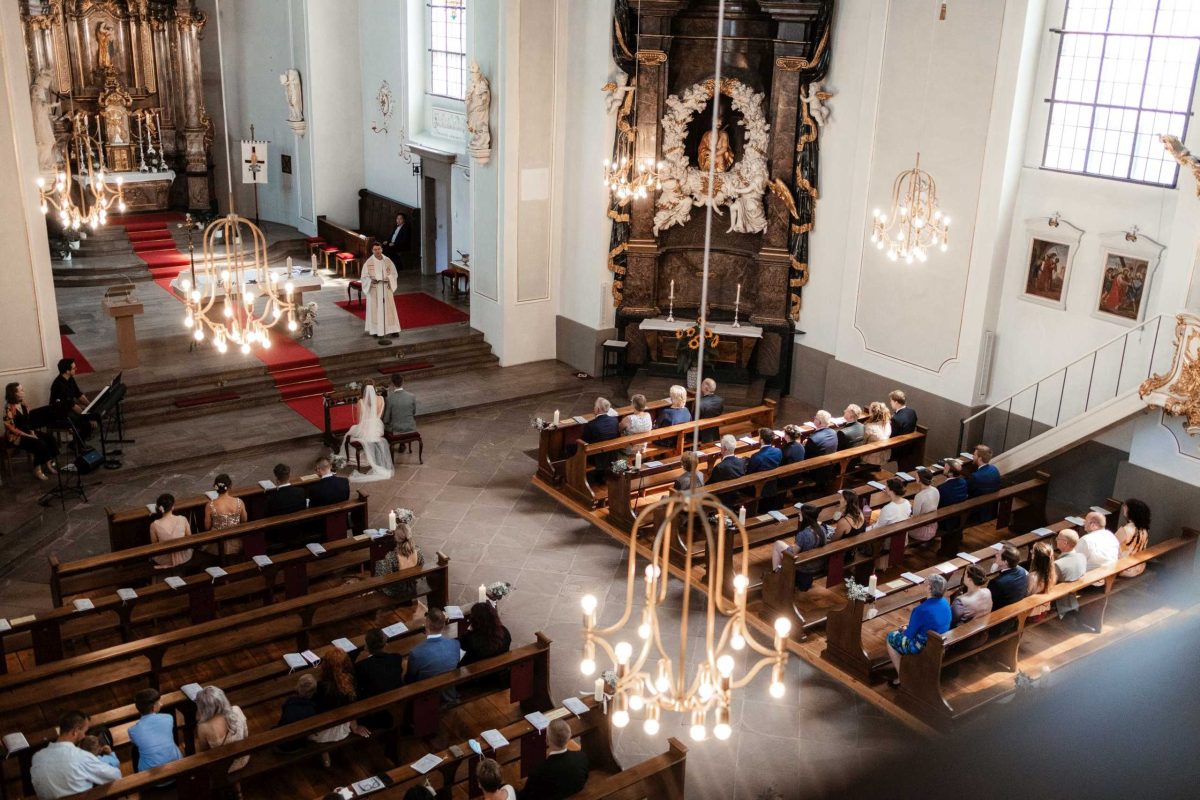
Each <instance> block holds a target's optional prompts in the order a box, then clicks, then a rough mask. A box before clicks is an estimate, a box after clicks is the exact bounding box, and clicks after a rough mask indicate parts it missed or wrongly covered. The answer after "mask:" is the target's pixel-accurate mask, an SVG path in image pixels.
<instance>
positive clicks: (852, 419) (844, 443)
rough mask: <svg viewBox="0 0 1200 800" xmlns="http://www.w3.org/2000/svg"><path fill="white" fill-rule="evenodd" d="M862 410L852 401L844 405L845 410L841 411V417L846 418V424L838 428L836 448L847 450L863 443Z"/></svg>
mask: <svg viewBox="0 0 1200 800" xmlns="http://www.w3.org/2000/svg"><path fill="white" fill-rule="evenodd" d="M862 415H863V410H862V408H860V407H859V406H856V405H855V404H854V403H851V404H850V405H848V406H846V410H845V411H843V412H842V417H843V418H844V419H845V420H846V424H845V425H843V426H842V427H841V428H839V429H838V432H837V438H838V450H849V449H850V448H851V447H858V446H859V445H860V444H862V443H863V436H864V431H863V424H862V422H861V421H860V420H861V419H862Z"/></svg>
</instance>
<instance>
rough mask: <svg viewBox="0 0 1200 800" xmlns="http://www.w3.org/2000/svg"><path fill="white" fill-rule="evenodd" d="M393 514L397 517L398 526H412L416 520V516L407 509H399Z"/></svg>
mask: <svg viewBox="0 0 1200 800" xmlns="http://www.w3.org/2000/svg"><path fill="white" fill-rule="evenodd" d="M392 513H393V514H395V515H396V524H397V525H412V524H413V521H414V520H415V519H416V515H414V514H413V512H412V511H411V510H409V509H407V508H397V509H395V510H394V511H393V512H392Z"/></svg>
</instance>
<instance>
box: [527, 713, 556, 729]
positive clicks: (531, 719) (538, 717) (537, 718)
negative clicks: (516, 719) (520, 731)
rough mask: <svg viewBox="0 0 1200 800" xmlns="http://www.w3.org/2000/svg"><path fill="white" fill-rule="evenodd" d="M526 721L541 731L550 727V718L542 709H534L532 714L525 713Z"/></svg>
mask: <svg viewBox="0 0 1200 800" xmlns="http://www.w3.org/2000/svg"><path fill="white" fill-rule="evenodd" d="M525 721H526V722H528V723H529V724H530V725H532V726H533V729H534V730H535V731H537V732H539V733H541V732H542V731H544V730H546V728H549V727H550V719H549V717H547V716H546V715H545V714H543V713H542V712H540V711H534V712H533V713H532V714H526V715H525Z"/></svg>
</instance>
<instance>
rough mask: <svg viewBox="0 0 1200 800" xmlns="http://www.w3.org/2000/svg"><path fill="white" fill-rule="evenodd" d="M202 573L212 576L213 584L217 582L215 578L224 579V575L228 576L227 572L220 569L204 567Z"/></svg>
mask: <svg viewBox="0 0 1200 800" xmlns="http://www.w3.org/2000/svg"><path fill="white" fill-rule="evenodd" d="M204 571H205V572H207V573H208V574H209V575H211V576H212V579H213V581H214V582H215V581H216V580H217V578H224V577H225V576H226V575H228V574H229V573H228V572H226V571H225V570H223V569H221V568H220V567H205V568H204Z"/></svg>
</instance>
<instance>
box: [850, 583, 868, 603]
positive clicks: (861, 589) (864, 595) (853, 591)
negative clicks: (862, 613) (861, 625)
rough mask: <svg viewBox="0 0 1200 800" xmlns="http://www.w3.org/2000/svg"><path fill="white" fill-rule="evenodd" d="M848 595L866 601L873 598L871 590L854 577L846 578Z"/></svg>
mask: <svg viewBox="0 0 1200 800" xmlns="http://www.w3.org/2000/svg"><path fill="white" fill-rule="evenodd" d="M846 597H848V598H850V599H851V600H858V601H860V602H863V603H865V602H868V601H869V600H870V599H871V592H870V591H868V590H867V587H865V586H863V585H862V584H861V583H859V582H858V581H856V580H854V578H846Z"/></svg>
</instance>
